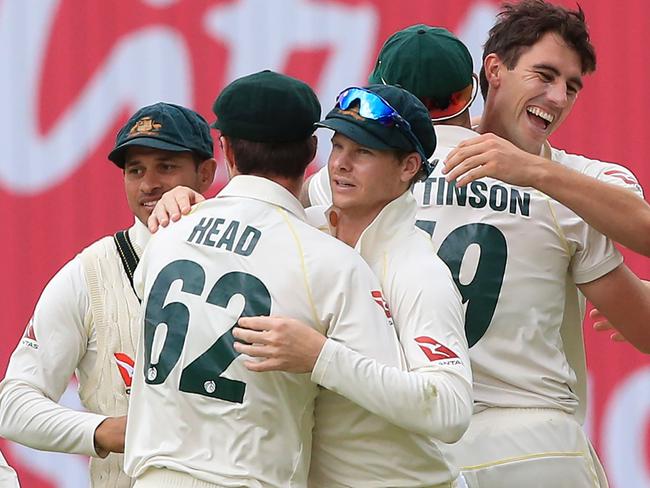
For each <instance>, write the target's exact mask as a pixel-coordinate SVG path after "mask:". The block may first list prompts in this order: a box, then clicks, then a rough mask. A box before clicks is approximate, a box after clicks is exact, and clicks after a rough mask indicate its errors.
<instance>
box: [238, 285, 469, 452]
mask: <svg viewBox="0 0 650 488" xmlns="http://www.w3.org/2000/svg"><path fill="white" fill-rule="evenodd" d="M426 276H430V275H426ZM445 277H446V276H445ZM445 277H443V280H444V278H445ZM405 281H407V279H406V277H405ZM447 285H449V286H448V287H446V286H445V285H443V286H433V287H431V288H429V289H428V290H425V291H424V296H423V297H422V298H423V300H422V301H421V302H420V301H419V300H413V299H412V298H413V297H414V296H416V295H419V293H413V294H409V293H408V292H407V291H406V290H405V293H404V298H406V299H405V300H400V301H401V302H402V303H401V305H403V307H404V310H403V313H401V314H400V315H401V316H400V319H401V320H410V321H411V323H410V324H408V325H405V329H404V331H402V330H400V337H401V338H402V339H401V341H402V344H404V340H405V339H404V338H405V337H408V338H409V339H413V340H414V339H415V338H416V337H420V335H419V334H420V333H423V334H424V333H428V334H429V336H427V338H428V339H430V336H431V335H435V336H437V337H438V339H439V340H440V341H441V342H440V343H439V344H441V345H442V342H443V341H444V342H446V344H447V345H448V346H449V347H444V346H443V347H444V349H445V351H446V352H445V353H443V356H444V357H442V356H440V354H441V353H436V352H435V347H436V346H435V345H434V344H432V343H431V342H427V341H426V340H425V341H423V344H425V346H424V347H425V348H430V350H433V352H432V357H433V359H432V360H430V359H429V358H428V356H427V354H426V352H424V351H423V350H422V349H420V347H419V343H417V342H416V341H415V340H414V341H413V344H412V345H409V347H407V348H405V349H407V356H408V355H409V354H413V355H414V357H412V358H408V357H407V361H408V360H409V359H410V361H409V363H410V365H412V367H413V369H414V370H413V371H410V372H409V371H405V370H404V368H400V367H395V366H388V365H385V364H382V362H381V361H377V360H376V359H374V358H373V357H369V356H371V354H370V353H366V354H364V353H363V352H359V351H355V350H353V349H352V348H351V347H348V346H347V345H346V344H344V343H342V342H341V341H338V340H336V339H335V338H329V339H326V338H325V337H324V336H322V335H321V334H319V333H318V332H317V331H315V330H314V329H312V328H310V327H309V326H307V325H306V324H303V323H300V322H299V321H296V320H291V319H282V318H265V317H257V318H242V319H240V322H239V323H240V325H242V326H244V327H246V328H247V329H248V330H247V329H243V328H235V329H234V330H233V335H234V336H235V337H236V338H238V339H241V340H244V341H246V342H248V343H250V345H244V344H239V343H235V349H236V350H237V351H239V352H242V353H244V354H248V355H251V356H253V357H261V358H264V359H263V360H262V361H261V362H257V361H249V362H248V363H246V366H247V367H249V369H251V370H254V371H273V370H283V371H292V372H309V371H312V380H313V381H314V382H316V383H319V384H320V385H321V386H324V387H326V388H328V389H330V390H332V391H335V392H336V393H339V394H340V395H343V396H345V397H346V398H348V399H349V400H351V401H353V402H355V403H357V404H358V405H360V406H362V407H363V408H365V409H366V410H368V411H370V412H372V413H374V414H376V415H378V416H380V417H382V418H384V419H386V420H387V421H389V422H391V423H393V424H395V425H397V426H399V427H401V428H403V429H406V430H409V431H412V432H417V433H421V434H424V435H429V436H432V437H435V438H438V439H441V440H443V441H445V442H455V441H457V440H458V439H459V438H460V436H461V435H462V433H463V432H464V431H465V429H466V428H467V425H468V423H469V418H470V416H471V413H472V396H471V373H470V369H469V358H468V357H467V343H466V340H465V339H464V334H463V330H462V329H463V325H462V324H463V319H462V307H461V304H460V297H459V296H458V292H457V291H456V290H455V288H453V284H452V283H451V278H449V281H448V283H447ZM418 291H419V290H418ZM408 295H411V299H408V297H407V296H408ZM377 299H378V300H379V301H380V302H381V298H377ZM377 305H379V304H377ZM420 305H422V306H423V307H424V308H420ZM438 305H440V307H439V306H438ZM381 308H382V309H383V305H382V306H381ZM371 309H372V307H371ZM433 309H436V310H437V311H436V312H433V311H432V310H433ZM369 312H372V310H369ZM370 317H371V315H366V316H365V317H363V318H361V319H360V321H359V323H358V325H357V327H356V331H357V332H358V333H362V334H363V335H362V338H363V339H365V341H366V343H369V344H373V338H374V337H375V336H376V333H377V331H380V330H381V327H383V325H381V323H379V324H373V323H372V322H370V321H369V320H368V319H369V318H370ZM364 319H365V320H364ZM414 335H415V336H416V337H414ZM345 342H349V341H345ZM447 351H448V352H447ZM436 354H438V356H437V355H436ZM451 356H453V357H451ZM445 360H448V361H445Z"/></svg>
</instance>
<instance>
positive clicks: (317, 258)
mask: <svg viewBox="0 0 650 488" xmlns="http://www.w3.org/2000/svg"><path fill="white" fill-rule="evenodd" d="M214 112H215V115H216V117H217V121H216V122H215V124H214V127H215V128H217V129H218V130H219V131H220V132H221V137H220V139H219V140H220V143H221V145H222V148H223V152H224V157H225V160H226V164H227V166H228V171H229V175H230V176H231V177H232V179H231V180H230V182H229V183H228V184H227V185H226V187H225V188H224V189H223V190H222V191H221V192H220V193H219V195H218V196H217V197H216V198H214V199H211V200H209V201H205V202H203V203H202V204H201V205H199V206H198V208H196V209H195V210H194V211H193V212H192V213H191V214H190V215H188V216H187V217H185V218H184V219H181V221H180V222H177V223H176V224H174V225H172V226H170V227H168V228H167V229H164V230H162V231H160V232H158V233H157V234H156V235H155V236H154V237H153V238H152V239H151V241H150V243H149V245H148V247H147V250H146V251H145V253H144V255H143V257H142V260H141V262H140V265H139V267H138V270H137V272H136V277H135V286H136V289H137V290H138V293H139V294H140V295H141V296H142V297H143V310H144V317H143V320H144V322H143V326H142V332H141V336H140V343H139V347H138V353H137V358H136V363H135V372H134V380H133V393H132V399H131V404H130V406H129V418H130V420H129V422H128V425H127V435H126V451H125V453H126V454H125V468H126V471H127V473H129V474H130V475H132V476H134V477H135V478H137V481H136V483H135V486H136V487H137V488H146V487H156V488H160V487H163V488H164V487H172V486H173V487H176V486H193V487H224V486H229V487H274V488H285V487H299V488H300V487H306V486H307V475H308V471H309V457H310V452H311V433H312V427H313V424H314V400H315V398H316V395H317V393H318V388H317V387H316V385H315V384H314V383H312V382H311V381H310V378H309V376H308V375H304V374H303V375H300V374H288V373H278V372H274V373H268V374H264V375H259V374H257V373H252V372H250V371H248V370H247V369H246V367H245V366H244V361H245V356H242V355H241V354H240V353H239V352H238V351H237V350H236V349H234V348H233V342H234V338H233V336H232V328H233V327H234V326H235V325H236V322H237V320H238V318H239V317H240V316H257V315H278V314H281V315H289V316H293V317H296V318H298V319H300V320H302V321H308V322H310V323H311V324H313V326H314V328H315V329H316V330H318V331H319V332H320V333H322V334H325V335H327V336H328V337H330V338H331V339H332V341H334V342H336V343H344V344H347V345H348V346H349V347H350V348H351V350H353V351H356V352H357V353H359V354H361V355H363V356H369V357H372V358H375V359H376V360H378V361H380V362H382V363H383V364H386V365H389V366H393V367H395V368H399V367H402V366H403V357H402V353H401V349H400V347H399V343H398V341H397V336H396V333H395V329H394V326H393V325H392V322H391V321H390V320H389V313H388V311H387V309H386V307H385V305H384V300H383V296H382V293H381V291H380V287H379V283H378V282H377V280H376V278H375V277H374V276H373V274H372V271H371V270H370V269H369V267H368V266H367V265H366V263H365V262H364V261H363V260H362V259H361V257H360V256H359V255H358V254H357V253H356V252H355V251H354V250H353V249H351V248H349V247H348V246H346V245H345V244H343V243H341V242H339V241H337V240H336V239H333V238H332V237H330V236H327V235H326V234H324V233H322V232H320V231H318V230H317V229H315V228H313V227H312V226H310V225H309V224H308V223H307V222H306V221H305V220H306V216H305V212H304V210H303V208H302V206H301V205H300V202H299V201H298V199H297V198H296V195H298V194H299V192H300V188H301V185H302V182H303V178H304V171H305V168H306V167H307V165H308V164H309V162H311V160H312V159H313V157H314V154H315V150H316V138H315V136H314V135H313V131H314V123H315V122H317V121H318V120H319V118H320V104H319V102H318V100H317V98H316V95H315V94H314V93H313V91H312V90H311V88H309V87H308V86H307V85H306V84H304V83H303V82H301V81H298V80H296V79H294V78H290V77H288V76H284V75H281V74H277V73H274V72H271V71H263V72H260V73H255V74H252V75H249V76H245V77H243V78H240V79H238V80H235V81H234V82H232V83H231V84H230V85H228V86H227V87H226V88H225V89H224V90H223V91H222V93H221V94H220V95H219V97H218V98H217V100H216V102H215V104H214ZM332 263H336V265H335V266H333V265H332ZM341 406H342V407H343V406H344V405H341ZM368 416H369V414H368ZM343 422H344V421H343V420H342V424H341V426H340V427H339V428H342V427H343ZM345 423H346V426H347V425H348V424H347V421H345Z"/></svg>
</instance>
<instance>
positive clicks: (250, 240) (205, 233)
mask: <svg viewBox="0 0 650 488" xmlns="http://www.w3.org/2000/svg"><path fill="white" fill-rule="evenodd" d="M241 227H243V226H242V225H241V224H240V223H239V222H238V221H236V220H231V221H226V219H222V218H219V217H203V218H202V219H201V220H200V221H199V223H198V224H196V226H194V228H193V229H192V232H191V233H190V236H189V237H188V238H187V242H190V243H193V244H201V245H203V246H208V247H212V248H215V249H224V250H226V251H231V252H234V253H235V254H239V255H240V256H250V254H251V253H252V252H253V251H254V250H255V246H257V243H258V242H259V240H260V237H261V235H262V232H261V231H260V230H259V229H256V228H255V227H251V226H250V225H247V226H246V227H245V228H244V229H243V230H240V229H241Z"/></svg>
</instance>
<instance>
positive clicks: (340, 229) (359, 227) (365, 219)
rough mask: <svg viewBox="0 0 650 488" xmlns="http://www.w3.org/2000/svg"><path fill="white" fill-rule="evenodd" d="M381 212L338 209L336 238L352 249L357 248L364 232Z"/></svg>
mask: <svg viewBox="0 0 650 488" xmlns="http://www.w3.org/2000/svg"><path fill="white" fill-rule="evenodd" d="M380 211H381V209H378V210H373V211H370V212H360V211H355V210H351V209H337V210H336V214H337V217H338V221H337V223H336V235H335V237H336V238H337V239H338V240H340V241H343V242H345V243H346V244H347V245H348V246H350V247H354V246H356V245H357V242H358V241H359V238H360V237H361V234H363V231H364V230H366V228H367V227H368V226H369V225H370V224H371V223H372V221H373V220H375V218H376V217H377V215H379V212H380Z"/></svg>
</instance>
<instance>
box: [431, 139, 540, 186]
mask: <svg viewBox="0 0 650 488" xmlns="http://www.w3.org/2000/svg"><path fill="white" fill-rule="evenodd" d="M545 164H547V161H546V160H545V159H544V158H542V157H540V156H535V155H533V154H529V153H527V152H525V151H523V150H522V149H519V148H518V147H517V146H515V145H514V144H512V143H511V142H510V141H507V140H506V139H503V138H502V137H499V136H497V135H496V134H491V133H487V134H481V135H480V136H477V137H473V138H471V139H467V140H465V141H463V142H461V143H460V144H459V145H458V146H457V147H455V148H454V149H453V150H452V151H451V152H450V153H449V154H448V156H447V159H446V160H445V161H444V167H443V169H442V173H443V174H444V175H445V178H446V180H447V181H454V180H455V181H456V186H463V185H467V184H468V183H470V182H472V181H474V180H477V179H479V178H483V177H485V176H490V177H492V178H496V179H498V180H501V181H504V182H505V183H509V184H511V185H516V186H535V182H536V180H537V178H538V177H539V176H540V171H541V169H542V168H541V167H542V165H545Z"/></svg>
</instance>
